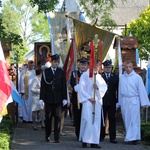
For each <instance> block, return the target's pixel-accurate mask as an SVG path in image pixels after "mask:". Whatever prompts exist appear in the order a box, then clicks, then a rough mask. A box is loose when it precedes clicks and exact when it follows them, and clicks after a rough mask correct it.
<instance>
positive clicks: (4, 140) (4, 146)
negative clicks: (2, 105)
mask: <svg viewBox="0 0 150 150" xmlns="http://www.w3.org/2000/svg"><path fill="white" fill-rule="evenodd" d="M13 131H14V130H13V122H12V119H11V118H10V117H9V116H5V117H4V118H3V120H2V122H1V123H0V150H9V149H10V143H11V137H12V136H11V135H12V133H13Z"/></svg>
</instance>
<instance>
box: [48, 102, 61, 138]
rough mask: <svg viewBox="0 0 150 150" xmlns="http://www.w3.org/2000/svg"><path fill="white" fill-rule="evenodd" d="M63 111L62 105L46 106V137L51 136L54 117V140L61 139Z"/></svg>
mask: <svg viewBox="0 0 150 150" xmlns="http://www.w3.org/2000/svg"><path fill="white" fill-rule="evenodd" d="M61 109H62V106H61V104H49V103H46V104H45V136H46V137H49V136H50V135H51V131H52V117H54V140H59V138H60V123H61Z"/></svg>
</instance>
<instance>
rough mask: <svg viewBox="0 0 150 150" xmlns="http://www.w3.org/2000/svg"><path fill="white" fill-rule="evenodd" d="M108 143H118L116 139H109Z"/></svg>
mask: <svg viewBox="0 0 150 150" xmlns="http://www.w3.org/2000/svg"><path fill="white" fill-rule="evenodd" d="M110 143H114V144H116V143H118V142H117V141H116V140H110Z"/></svg>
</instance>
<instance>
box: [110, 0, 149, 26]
mask: <svg viewBox="0 0 150 150" xmlns="http://www.w3.org/2000/svg"><path fill="white" fill-rule="evenodd" d="M114 1H115V3H116V7H115V8H114V9H113V10H112V12H111V16H112V19H114V20H115V22H116V23H117V25H118V26H124V25H125V24H127V23H129V22H131V21H132V20H136V19H137V18H138V17H139V14H140V13H141V12H142V11H143V10H144V9H146V8H147V7H148V5H149V0H126V2H124V3H122V1H121V0H114Z"/></svg>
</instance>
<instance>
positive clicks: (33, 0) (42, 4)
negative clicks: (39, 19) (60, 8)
mask: <svg viewBox="0 0 150 150" xmlns="http://www.w3.org/2000/svg"><path fill="white" fill-rule="evenodd" d="M29 2H30V4H31V6H32V7H36V6H37V7H38V12H47V11H52V10H54V9H55V6H56V4H58V2H59V1H58V0H29Z"/></svg>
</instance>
